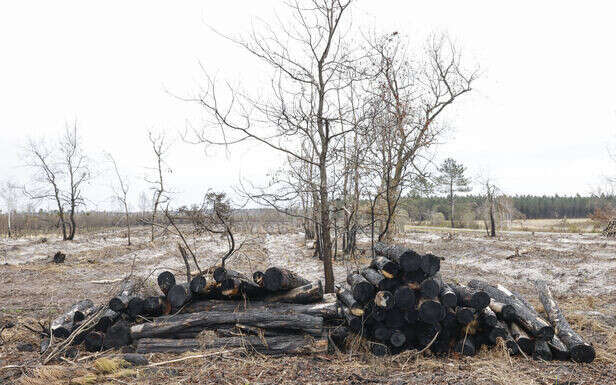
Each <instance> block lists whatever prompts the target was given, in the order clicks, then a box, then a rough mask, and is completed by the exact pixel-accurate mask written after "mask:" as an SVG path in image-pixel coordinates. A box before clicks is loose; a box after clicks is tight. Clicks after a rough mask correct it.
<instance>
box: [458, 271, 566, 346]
mask: <svg viewBox="0 0 616 385" xmlns="http://www.w3.org/2000/svg"><path fill="white" fill-rule="evenodd" d="M469 286H471V287H473V288H476V289H480V290H483V291H485V292H486V293H488V295H489V296H490V297H492V298H493V299H495V300H496V301H499V302H502V303H504V304H507V305H511V306H513V308H514V310H515V322H516V323H517V324H518V325H520V326H522V327H523V328H524V329H525V330H527V331H528V332H529V333H531V334H532V335H533V337H535V338H538V339H542V340H551V339H552V337H553V336H554V328H553V327H552V326H551V325H550V324H549V323H547V322H546V321H545V320H544V319H543V318H541V316H539V314H537V312H536V311H534V310H533V309H529V308H528V307H527V306H526V305H524V304H523V303H522V302H520V301H519V300H517V299H516V298H515V297H513V296H512V295H511V293H509V292H507V291H503V288H502V289H499V288H496V287H494V286H492V285H490V284H488V283H486V282H483V281H479V280H471V281H470V282H469ZM505 290H506V289H505Z"/></svg>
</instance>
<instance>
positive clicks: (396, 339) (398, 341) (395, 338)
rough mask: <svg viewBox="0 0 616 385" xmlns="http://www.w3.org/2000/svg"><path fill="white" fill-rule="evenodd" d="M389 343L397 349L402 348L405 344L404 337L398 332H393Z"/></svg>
mask: <svg viewBox="0 0 616 385" xmlns="http://www.w3.org/2000/svg"><path fill="white" fill-rule="evenodd" d="M389 342H390V343H391V344H392V346H395V347H397V348H399V347H402V346H403V345H404V344H405V343H406V336H405V335H404V333H402V332H401V331H400V330H393V331H392V332H391V336H390V337H389Z"/></svg>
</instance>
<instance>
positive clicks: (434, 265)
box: [420, 253, 441, 277]
mask: <svg viewBox="0 0 616 385" xmlns="http://www.w3.org/2000/svg"><path fill="white" fill-rule="evenodd" d="M420 268H421V270H423V272H424V273H426V275H427V276H428V277H431V276H433V275H434V274H436V273H437V272H438V271H439V270H440V269H441V259H440V258H439V257H437V256H436V255H434V254H429V253H428V254H424V255H422V256H421V266H420Z"/></svg>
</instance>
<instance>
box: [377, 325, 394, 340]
mask: <svg viewBox="0 0 616 385" xmlns="http://www.w3.org/2000/svg"><path fill="white" fill-rule="evenodd" d="M391 333H392V330H391V329H390V328H388V327H387V326H385V324H384V323H380V322H379V323H377V324H375V325H374V327H373V328H372V335H373V336H374V338H375V339H376V340H377V341H380V342H389V338H390V337H391Z"/></svg>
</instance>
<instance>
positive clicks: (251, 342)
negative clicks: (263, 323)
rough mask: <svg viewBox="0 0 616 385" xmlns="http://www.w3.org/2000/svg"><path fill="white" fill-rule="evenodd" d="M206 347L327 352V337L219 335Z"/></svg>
mask: <svg viewBox="0 0 616 385" xmlns="http://www.w3.org/2000/svg"><path fill="white" fill-rule="evenodd" d="M204 347H205V348H207V349H219V348H245V349H246V350H247V351H249V352H250V351H255V352H258V353H261V354H267V355H278V354H285V355H287V354H313V353H325V352H327V338H325V337H322V336H319V337H313V336H306V335H302V334H289V335H281V336H271V337H262V336H244V337H221V338H216V339H213V340H211V341H207V342H206V343H205V344H204Z"/></svg>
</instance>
